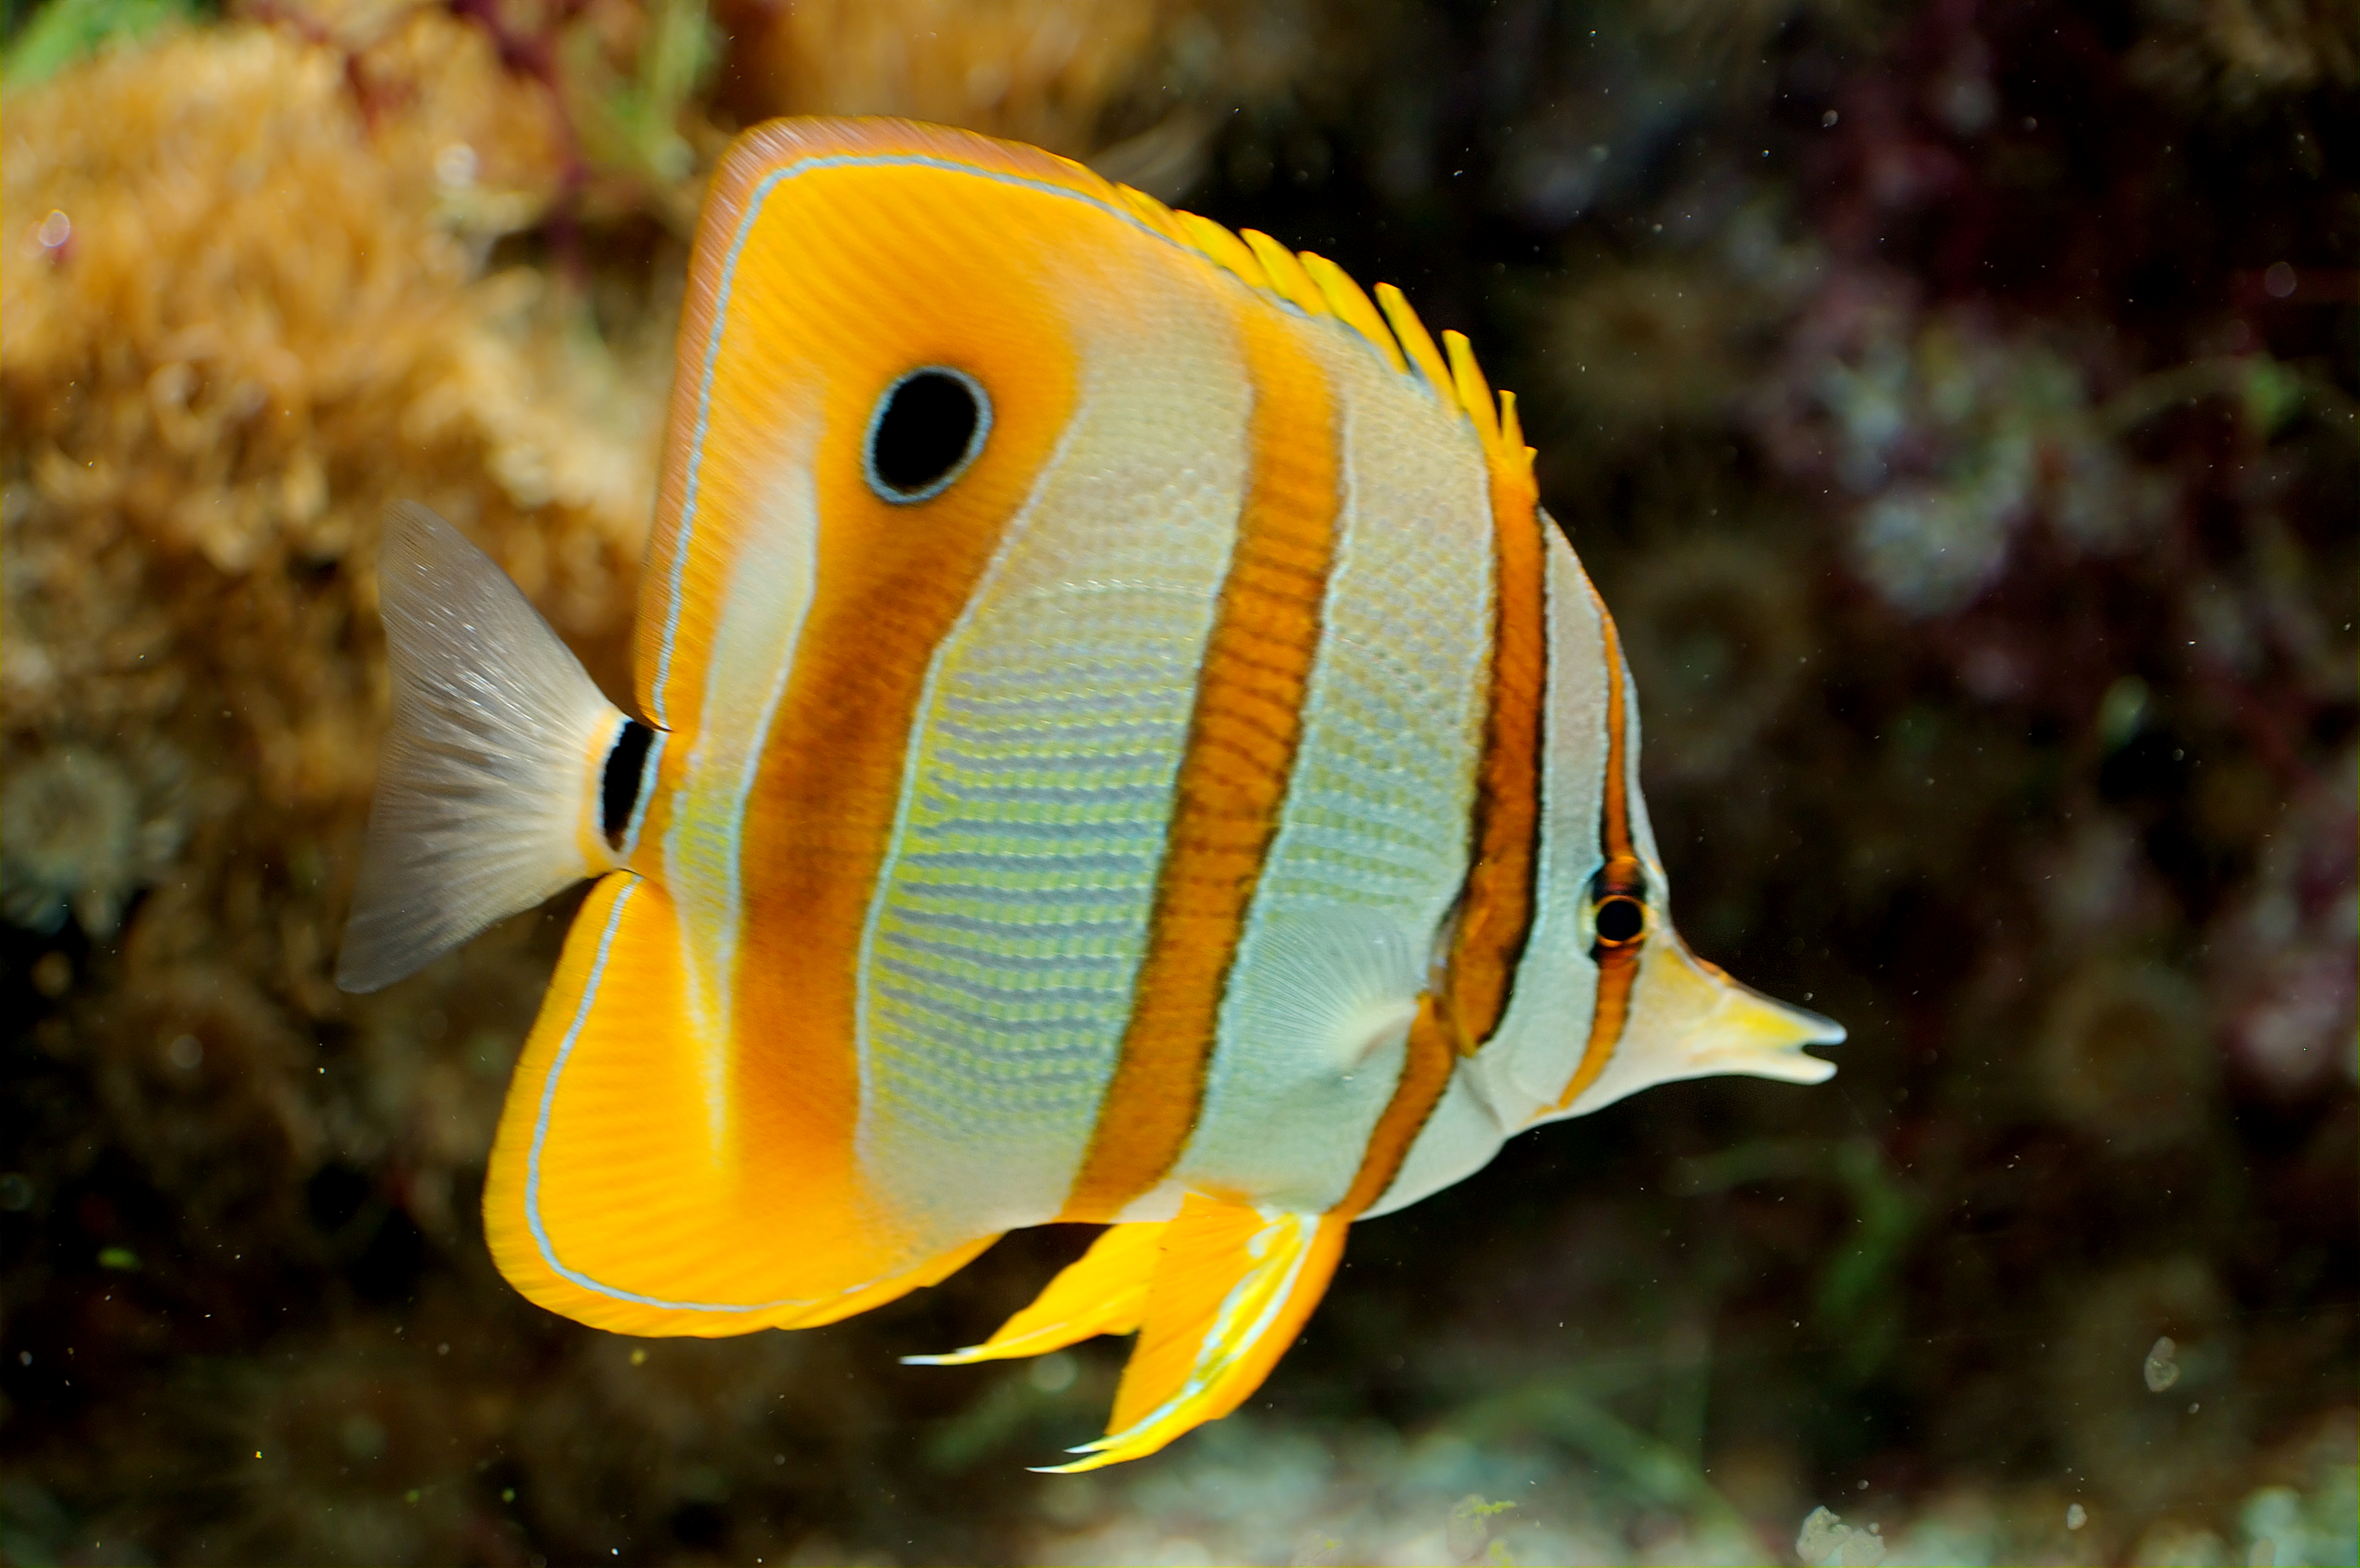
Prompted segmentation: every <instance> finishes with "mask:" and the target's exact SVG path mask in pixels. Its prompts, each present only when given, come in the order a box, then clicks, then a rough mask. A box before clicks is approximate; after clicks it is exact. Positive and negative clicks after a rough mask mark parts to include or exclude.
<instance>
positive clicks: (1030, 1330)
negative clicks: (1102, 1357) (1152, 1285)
mask: <svg viewBox="0 0 2360 1568" xmlns="http://www.w3.org/2000/svg"><path fill="white" fill-rule="evenodd" d="M1167 1228H1169V1227H1168V1226H1167V1225H1166V1224H1165V1222H1164V1221H1161V1220H1156V1221H1150V1222H1147V1223H1143V1224H1139V1225H1112V1226H1109V1228H1108V1229H1107V1230H1106V1231H1105V1232H1103V1233H1102V1234H1101V1235H1100V1236H1098V1240H1097V1241H1095V1242H1093V1243H1091V1245H1090V1249H1089V1251H1087V1252H1086V1253H1084V1254H1083V1255H1082V1256H1081V1258H1079V1259H1078V1260H1077V1261H1076V1262H1074V1263H1072V1264H1070V1265H1068V1266H1067V1267H1066V1268H1065V1269H1064V1270H1063V1271H1062V1272H1060V1273H1059V1274H1058V1276H1057V1277H1056V1278H1055V1279H1052V1280H1050V1281H1049V1288H1048V1289H1047V1290H1043V1291H1042V1292H1041V1294H1040V1297H1039V1299H1037V1300H1036V1301H1033V1303H1032V1305H1031V1306H1029V1307H1027V1308H1025V1309H1024V1310H1023V1311H1022V1312H1018V1313H1017V1314H1016V1315H1015V1316H1014V1317H1012V1318H1010V1319H1009V1320H1008V1321H1007V1322H1006V1323H1002V1324H1000V1332H999V1333H998V1334H993V1335H992V1336H991V1337H990V1338H989V1339H987V1340H985V1341H984V1342H983V1343H982V1344H981V1345H968V1346H967V1348H966V1349H964V1350H954V1351H951V1352H949V1353H948V1354H946V1355H943V1356H903V1357H901V1359H902V1360H903V1361H904V1362H906V1363H908V1364H909V1365H911V1366H913V1367H964V1366H966V1365H967V1363H968V1362H971V1361H997V1360H1000V1359H1001V1358H1002V1357H1005V1356H1044V1355H1046V1354H1048V1353H1049V1352H1050V1351H1052V1350H1061V1349H1063V1348H1064V1347H1065V1346H1066V1345H1073V1344H1076V1343H1077V1342H1079V1341H1081V1340H1085V1339H1089V1338H1092V1337H1093V1336H1095V1335H1098V1334H1130V1333H1131V1332H1133V1331H1134V1330H1136V1329H1137V1328H1138V1327H1139V1321H1140V1318H1141V1316H1142V1313H1144V1312H1145V1311H1146V1309H1147V1289H1148V1284H1149V1282H1150V1281H1151V1280H1152V1279H1153V1278H1154V1274H1155V1265H1156V1261H1157V1259H1158V1258H1160V1257H1161V1255H1162V1251H1163V1242H1164V1231H1165V1230H1166V1229H1167Z"/></svg>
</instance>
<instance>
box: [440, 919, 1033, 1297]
mask: <svg viewBox="0 0 2360 1568" xmlns="http://www.w3.org/2000/svg"><path fill="white" fill-rule="evenodd" d="M682 952H683V942H682V933H681V927H680V923H679V915H678V910H677V909H676V908H675V907H674V906H673V904H672V900H671V898H669V897H668V896H667V895H666V894H665V893H664V891H663V889H662V888H661V887H658V886H656V885H655V884H653V883H651V882H645V881H641V880H639V878H637V877H632V876H630V875H628V874H617V875H614V876H610V877H606V879H605V880H604V881H602V882H600V883H599V884H598V885H597V886H596V887H594V888H593V889H592V890H591V893H590V896H589V898H586V899H585V900H584V902H583V905H582V909H581V912H580V914H579V915H577V916H576V917H575V920H574V930H573V931H572V933H571V934H570V935H568V936H567V938H566V941H565V953H564V956H563V958H561V959H560V960H559V962H558V966H557V974H556V975H555V976H554V977H553V978H552V981H551V982H550V987H549V993H548V996H547V997H546V999H545V1000H544V1001H543V1003H542V1007H541V1019H540V1021H539V1022H538V1023H537V1024H535V1025H534V1027H533V1032H532V1036H531V1038H530V1040H528V1041H527V1042H526V1044H525V1050H524V1055H523V1058H522V1060H521V1061H520V1062H519V1063H518V1066H517V1072H516V1078H515V1081H514V1082H513V1083H512V1084H511V1085H510V1087H509V1090H508V1107H507V1109H506V1111H505V1112H504V1113H503V1114H502V1116H501V1119H500V1128H499V1134H498V1137H497V1139H496V1140H495V1141H494V1144H493V1148H492V1161H491V1169H490V1171H489V1173H488V1174H487V1176H486V1180H485V1184H484V1228H485V1234H486V1239H487V1240H488V1241H489V1243H490V1245H491V1251H492V1258H493V1260H494V1261H495V1262H497V1264H498V1265H499V1269H500V1272H501V1273H502V1274H504V1275H506V1276H507V1277H508V1282H509V1283H511V1284H512V1285H514V1286H515V1287H516V1288H517V1289H518V1290H519V1291H521V1292H522V1293H523V1294H524V1295H525V1296H526V1297H527V1298H528V1299H529V1300H530V1301H533V1302H535V1303H537V1304H538V1305H540V1306H542V1307H546V1308H548V1309H549V1310H550V1311H551V1312H562V1313H563V1314H564V1315H565V1316H567V1317H570V1318H574V1319H575V1320H577V1321H579V1322H582V1323H589V1324H591V1325H592V1326H594V1327H596V1328H603V1329H606V1330H609V1331H611V1332H613V1333H617V1334H697V1335H703V1336H707V1337H715V1336H720V1335H725V1334H748V1333H751V1332H752V1331H753V1330H755V1329H762V1328H808V1327H812V1326H814V1325H816V1324H819V1323H834V1322H835V1321H836V1319H838V1318H843V1317H849V1316H850V1315H851V1314H853V1313H855V1312H865V1311H867V1310H868V1309H869V1308H871V1307H875V1306H880V1305H882V1304H883V1303H884V1302H887V1301H891V1300H893V1299H894V1298H895V1297H897V1296H901V1295H903V1294H905V1293H907V1292H908V1291H911V1290H916V1289H918V1288H919V1287H920V1286H923V1285H931V1284H933V1283H934V1282H935V1281H936V1280H938V1279H942V1278H943V1277H944V1276H945V1275H946V1274H948V1273H950V1272H951V1271H952V1270H953V1269H957V1268H958V1267H959V1266H960V1265H962V1264H964V1263H966V1262H967V1260H968V1259H969V1258H973V1257H974V1256H975V1255H976V1254H977V1253H978V1252H981V1251H982V1250H983V1249H984V1248H985V1247H989V1246H990V1245H991V1243H992V1242H993V1241H994V1240H995V1239H997V1238H996V1237H994V1236H972V1237H970V1236H932V1235H912V1234H910V1233H909V1231H908V1229H907V1227H906V1226H903V1225H897V1224H896V1223H895V1216H893V1215H891V1214H884V1213H880V1212H879V1210H878V1208H877V1206H876V1205H874V1204H872V1203H868V1202H866V1201H865V1200H864V1197H863V1194H862V1193H861V1192H859V1191H858V1190H857V1189H856V1188H855V1187H854V1186H853V1184H852V1182H851V1181H850V1179H849V1173H848V1172H845V1171H837V1170H834V1169H831V1168H829V1167H828V1166H826V1165H825V1162H814V1161H813V1160H807V1159H806V1160H797V1159H796V1158H795V1155H796V1151H795V1150H794V1149H791V1148H788V1147H786V1142H787V1140H785V1139H782V1138H776V1137H770V1136H764V1134H765V1132H766V1124H764V1123H761V1122H759V1121H757V1122H755V1123H754V1125H752V1126H751V1127H748V1125H746V1123H747V1120H748V1118H747V1116H745V1115H744V1114H743V1113H744V1112H745V1111H746V1110H747V1108H748V1106H751V1107H752V1108H753V1109H754V1110H756V1111H759V1110H760V1109H761V1108H762V1105H761V1101H760V1094H761V1091H762V1089H763V1084H762V1083H760V1082H759V1081H758V1078H759V1075H757V1074H752V1073H747V1072H744V1071H740V1068H741V1066H742V1063H740V1062H737V1061H735V1060H734V1059H733V1058H732V1057H731V1056H729V1055H727V1054H714V1055H708V1053H706V1052H705V1051H702V1050H701V1049H700V1041H699V1040H697V1038H696V1037H695V1036H694V1033H693V1031H692V1030H690V1029H688V1028H687V1027H686V1026H685V1025H684V1024H683V1021H682V1020H683V1017H684V1015H685V1014H686V1013H687V1011H688V1009H687V1007H686V1005H685V1003H684V1001H683V993H684V979H683V965H682V959H681V954H682ZM724 1043H728V1042H724ZM774 1075H775V1074H774ZM716 1108H717V1109H718V1111H719V1112H720V1113H721V1114H720V1115H719V1116H716V1114H715V1112H716Z"/></svg>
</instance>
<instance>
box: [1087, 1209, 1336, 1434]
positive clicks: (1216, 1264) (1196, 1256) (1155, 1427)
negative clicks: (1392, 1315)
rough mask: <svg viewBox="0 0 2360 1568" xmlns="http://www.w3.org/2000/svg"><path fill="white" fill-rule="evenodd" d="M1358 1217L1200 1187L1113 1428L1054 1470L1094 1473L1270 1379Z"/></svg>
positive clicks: (1153, 1301) (1121, 1392)
mask: <svg viewBox="0 0 2360 1568" xmlns="http://www.w3.org/2000/svg"><path fill="white" fill-rule="evenodd" d="M1349 1225H1350V1221H1349V1220H1348V1219H1346V1218H1344V1217H1342V1216H1340V1215H1337V1214H1295V1213H1293V1212H1290V1211H1285V1210H1278V1211H1266V1210H1262V1209H1257V1208H1253V1207H1251V1206H1250V1205H1248V1204H1244V1203H1227V1202H1224V1201H1222V1200H1221V1199H1218V1198H1208V1197H1206V1196H1205V1195H1204V1194H1202V1193H1200V1192H1191V1193H1190V1194H1188V1198H1187V1201H1186V1202H1185V1203H1184V1204H1183V1205H1182V1206H1181V1210H1180V1216H1179V1218H1177V1219H1175V1220H1173V1221H1172V1222H1171V1223H1170V1224H1169V1225H1166V1226H1164V1236H1163V1256H1162V1257H1161V1258H1159V1259H1158V1260H1157V1263H1156V1267H1155V1275H1154V1279H1153V1283H1152V1284H1151V1285H1150V1286H1149V1287H1148V1293H1147V1311H1146V1315H1145V1316H1144V1318H1143V1319H1142V1322H1141V1325H1140V1336H1139V1345H1138V1348H1137V1349H1135V1350H1133V1351H1132V1352H1131V1364H1130V1365H1129V1366H1128V1367H1124V1368H1123V1374H1122V1386H1121V1388H1119V1389H1118V1390H1117V1391H1116V1393H1115V1401H1114V1419H1113V1420H1112V1421H1110V1422H1109V1423H1108V1427H1107V1434H1106V1435H1105V1436H1104V1437H1102V1438H1099V1439H1098V1441H1096V1442H1095V1443H1084V1444H1083V1445H1082V1446H1081V1447H1079V1448H1077V1449H1076V1450H1074V1452H1075V1453H1076V1454H1083V1455H1085V1456H1086V1457H1084V1458H1081V1459H1078V1460H1076V1461H1075V1462H1074V1463H1073V1464H1071V1465H1057V1466H1054V1469H1055V1470H1056V1471H1057V1472H1060V1473H1064V1472H1070V1471H1076V1470H1095V1469H1097V1468H1098V1467H1099V1466H1100V1465H1116V1464H1120V1463H1121V1462H1122V1461H1124V1460H1127V1459H1139V1458H1142V1457H1144V1456H1145V1455H1147V1454H1153V1453H1154V1452H1155V1451H1156V1450H1157V1449H1159V1448H1162V1447H1163V1446H1164V1444H1165V1443H1170V1442H1171V1441H1172V1440H1173V1439H1174V1438H1176V1437H1178V1436H1180V1435H1181V1434H1182V1433H1183V1432H1188V1431H1189V1430H1191V1429H1192V1428H1195V1427H1198V1426H1201V1425H1203V1424H1204V1423H1205V1422H1207V1421H1218V1420H1220V1419H1221V1418H1222V1417H1223V1416H1225V1415H1228V1414H1229V1412H1230V1411H1231V1410H1236V1409H1237V1408H1238V1406H1239V1405H1240V1404H1241V1403H1243V1402H1244V1400H1245V1399H1246V1397H1247V1396H1248V1395H1250V1394H1251V1393H1252V1392H1253V1391H1254V1390H1255V1389H1256V1388H1260V1387H1262V1379H1263V1378H1265V1377H1269V1376H1270V1370H1271V1368H1272V1367H1275V1366H1276V1365H1277V1364H1278V1358H1279V1357H1280V1356H1284V1354H1285V1353H1286V1347H1287V1346H1288V1345H1293V1344H1294V1343H1295V1335H1296V1334H1300V1333H1301V1332H1302V1330H1303V1324H1304V1321H1305V1320H1306V1318H1308V1317H1310V1315H1311V1309H1312V1308H1313V1307H1315V1306H1317V1305H1318V1303H1319V1298H1320V1297H1321V1296H1322V1295H1323V1294H1325V1293H1326V1291H1327V1281H1328V1279H1331V1278H1332V1277H1333V1276H1334V1275H1335V1272H1336V1264H1337V1262H1338V1259H1339V1258H1342V1257H1343V1255H1344V1232H1345V1231H1346V1230H1347V1229H1348V1228H1349Z"/></svg>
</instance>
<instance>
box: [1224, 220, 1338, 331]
mask: <svg viewBox="0 0 2360 1568" xmlns="http://www.w3.org/2000/svg"><path fill="white" fill-rule="evenodd" d="M1238 233H1239V236H1240V238H1242V239H1243V240H1244V241H1245V242H1246V244H1248V245H1251V246H1253V253H1254V259H1256V260H1257V261H1260V262H1261V263H1262V270H1263V271H1264V272H1267V273H1269V274H1270V286H1271V287H1272V288H1273V289H1276V290H1278V293H1279V297H1280V298H1281V299H1287V300H1291V301H1292V302H1294V303H1295V304H1296V305H1299V306H1301V307H1302V308H1303V310H1305V311H1306V313H1308V314H1310V315H1314V316H1324V315H1326V314H1327V300H1326V299H1323V298H1321V297H1320V293H1319V286H1318V285H1317V283H1314V282H1312V281H1311V274H1309V273H1307V272H1306V271H1304V270H1303V264H1302V263H1301V262H1299V261H1297V260H1295V253H1294V252H1293V251H1291V250H1289V249H1287V248H1286V247H1285V246H1284V245H1281V244H1279V243H1278V242H1277V241H1276V240H1274V239H1273V238H1271V237H1270V236H1269V235H1268V234H1263V233H1262V231H1261V230H1260V229H1240V230H1239V231H1238Z"/></svg>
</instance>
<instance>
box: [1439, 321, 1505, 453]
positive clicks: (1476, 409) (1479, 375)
mask: <svg viewBox="0 0 2360 1568" xmlns="http://www.w3.org/2000/svg"><path fill="white" fill-rule="evenodd" d="M1442 346H1443V347H1444V348H1446V349H1448V350H1449V351H1450V384H1451V386H1452V387H1456V388H1457V389H1458V392H1459V407H1460V408H1464V409H1466V410H1467V413H1468V416H1469V417H1470V419H1473V420H1474V421H1475V433H1476V434H1478V435H1480V436H1481V437H1482V438H1483V445H1484V447H1485V449H1486V450H1495V449H1497V448H1498V446H1499V444H1500V414H1499V410H1498V409H1496V408H1493V407H1492V406H1491V387H1490V386H1488V385H1487V384H1486V383H1485V382H1484V380H1483V367H1482V366H1481V365H1477V364H1476V363H1475V351H1474V349H1473V348H1471V347H1470V346H1469V344H1468V342H1467V334H1466V333H1465V332H1445V333H1443V334H1442Z"/></svg>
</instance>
